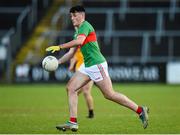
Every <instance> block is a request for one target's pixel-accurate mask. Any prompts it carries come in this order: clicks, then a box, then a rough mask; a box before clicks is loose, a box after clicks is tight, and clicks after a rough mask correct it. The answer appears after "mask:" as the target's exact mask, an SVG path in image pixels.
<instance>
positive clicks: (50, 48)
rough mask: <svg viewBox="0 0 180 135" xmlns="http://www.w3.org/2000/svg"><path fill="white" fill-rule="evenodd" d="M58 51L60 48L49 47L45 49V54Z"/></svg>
mask: <svg viewBox="0 0 180 135" xmlns="http://www.w3.org/2000/svg"><path fill="white" fill-rule="evenodd" d="M60 49H61V47H60V46H58V45H56V46H50V47H48V48H46V51H47V52H50V51H51V53H54V52H55V51H60Z"/></svg>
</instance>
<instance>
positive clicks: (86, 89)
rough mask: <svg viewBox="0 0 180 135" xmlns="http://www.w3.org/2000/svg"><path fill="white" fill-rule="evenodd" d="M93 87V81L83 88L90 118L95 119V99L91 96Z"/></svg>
mask: <svg viewBox="0 0 180 135" xmlns="http://www.w3.org/2000/svg"><path fill="white" fill-rule="evenodd" d="M92 86H93V81H90V82H89V83H87V84H86V85H85V86H83V87H82V88H81V89H82V92H83V95H84V98H85V100H86V104H87V107H88V118H93V117H94V102H93V97H92V95H91V89H92Z"/></svg>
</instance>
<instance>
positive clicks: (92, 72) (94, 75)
mask: <svg viewBox="0 0 180 135" xmlns="http://www.w3.org/2000/svg"><path fill="white" fill-rule="evenodd" d="M78 71H79V72H81V73H83V74H85V75H88V76H89V77H90V78H91V80H93V81H94V82H99V81H101V80H103V75H102V73H103V72H104V73H105V75H106V76H109V73H108V65H107V62H103V63H101V64H97V65H93V66H90V67H85V65H84V63H83V64H81V66H80V67H79V69H78Z"/></svg>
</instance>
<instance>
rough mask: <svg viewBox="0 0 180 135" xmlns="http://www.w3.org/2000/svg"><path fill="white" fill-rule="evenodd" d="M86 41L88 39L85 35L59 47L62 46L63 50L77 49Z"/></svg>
mask: <svg viewBox="0 0 180 135" xmlns="http://www.w3.org/2000/svg"><path fill="white" fill-rule="evenodd" d="M85 39H86V36H85V35H79V36H78V37H77V39H74V40H72V41H70V42H67V43H64V44H62V45H59V46H60V48H61V49H66V48H71V47H75V46H78V45H82V44H83V42H84V40H85Z"/></svg>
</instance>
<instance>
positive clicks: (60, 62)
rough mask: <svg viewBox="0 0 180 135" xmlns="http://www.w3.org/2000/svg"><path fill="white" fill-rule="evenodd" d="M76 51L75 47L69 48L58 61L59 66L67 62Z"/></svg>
mask: <svg viewBox="0 0 180 135" xmlns="http://www.w3.org/2000/svg"><path fill="white" fill-rule="evenodd" d="M76 49H77V48H76V47H73V48H70V49H69V51H68V52H67V53H65V54H64V55H63V56H62V57H61V58H60V59H59V64H62V63H65V62H67V61H69V60H70V59H71V58H72V57H73V56H74V54H75V52H76Z"/></svg>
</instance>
